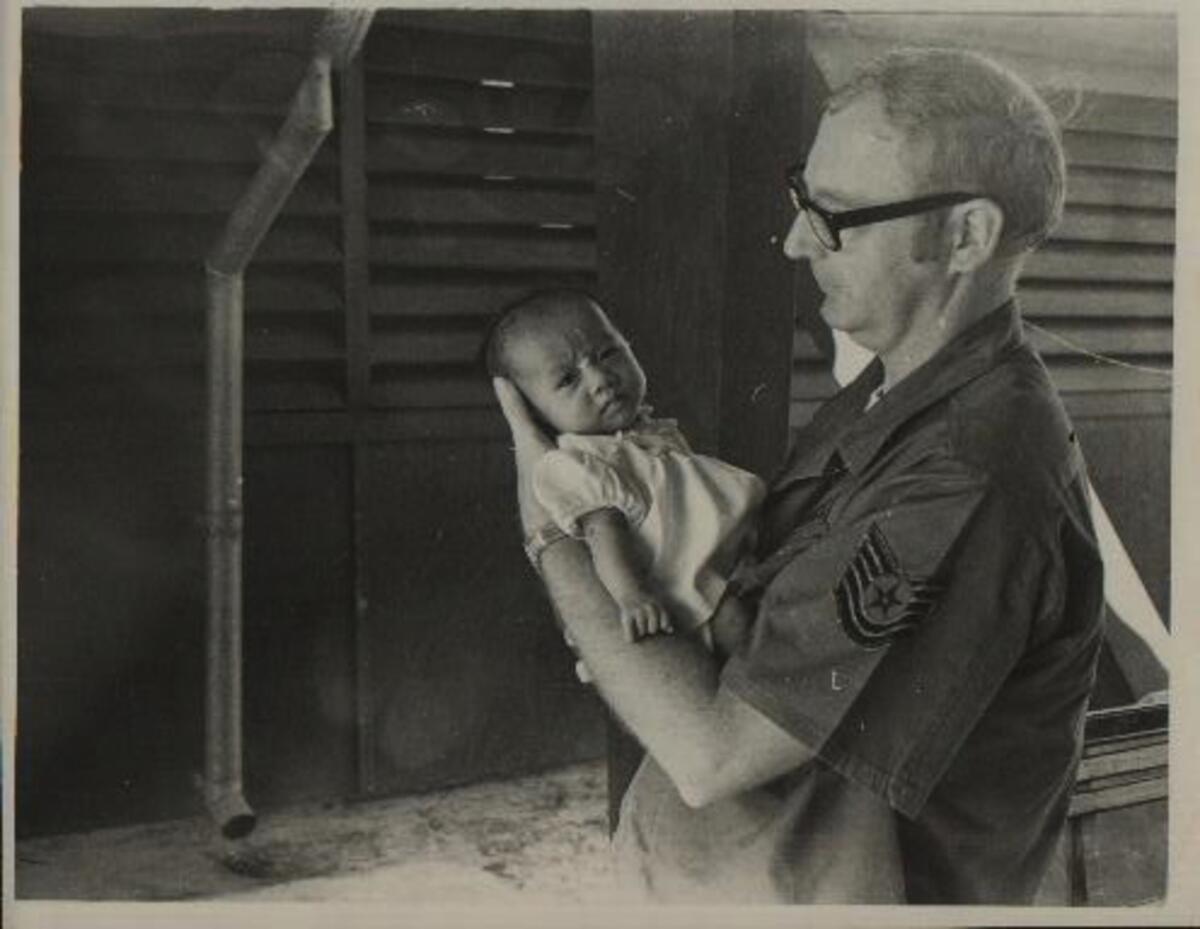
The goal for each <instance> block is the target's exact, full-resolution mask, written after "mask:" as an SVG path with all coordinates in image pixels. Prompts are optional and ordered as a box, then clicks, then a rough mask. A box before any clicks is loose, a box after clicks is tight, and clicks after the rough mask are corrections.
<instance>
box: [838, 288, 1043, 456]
mask: <svg viewBox="0 0 1200 929" xmlns="http://www.w3.org/2000/svg"><path fill="white" fill-rule="evenodd" d="M1024 341H1025V336H1024V332H1023V330H1022V328H1021V316H1020V312H1019V311H1018V309H1017V304H1016V301H1015V300H1009V301H1008V302H1007V303H1005V304H1003V305H1002V306H1000V307H998V308H997V309H995V310H992V311H991V312H990V313H988V314H987V315H986V316H984V317H983V318H982V319H980V320H978V321H977V322H975V323H974V324H972V325H971V326H969V327H968V328H967V329H965V330H964V331H963V332H961V333H959V334H958V335H957V336H955V337H954V338H953V339H952V340H951V341H950V342H948V343H947V344H946V345H944V346H943V347H942V348H941V349H940V350H939V351H938V352H937V353H936V354H935V355H934V356H933V357H932V358H930V359H929V360H928V361H926V362H925V363H924V364H923V365H921V366H920V367H919V368H917V369H916V370H915V371H913V372H912V373H911V374H909V375H908V376H907V377H906V378H904V379H903V380H902V381H900V383H898V384H897V385H896V386H895V387H893V388H892V389H891V390H890V391H888V392H887V393H886V394H884V395H883V398H882V399H880V400H879V402H878V403H876V404H875V405H874V406H872V407H871V409H870V410H868V411H867V412H866V413H861V415H858V416H857V417H856V418H854V420H853V421H852V422H851V423H850V424H849V425H848V426H847V428H846V429H844V430H842V431H841V432H840V433H839V434H838V436H837V439H836V441H835V447H836V449H837V451H838V453H839V455H840V456H841V458H842V460H843V461H844V462H845V464H846V466H847V467H848V468H849V469H850V470H851V471H855V472H858V471H861V470H862V469H863V468H864V467H866V465H867V464H869V463H870V461H871V459H873V458H874V457H875V454H876V453H877V452H878V451H879V449H880V448H881V447H882V446H883V444H884V443H885V442H886V441H887V440H888V438H889V437H890V436H891V435H892V433H893V432H895V431H896V429H897V428H899V427H900V426H901V425H903V424H904V423H905V422H907V421H908V420H910V419H911V418H912V417H913V416H915V415H916V414H917V413H919V412H921V411H922V410H923V409H925V408H926V407H928V406H930V405H931V404H933V403H936V402H937V401H938V400H941V399H942V398H944V397H946V396H947V395H948V394H951V393H953V392H954V391H956V390H957V389H958V388H960V387H962V386H963V385H964V384H966V383H967V382H968V381H972V380H974V379H975V378H977V377H979V376H980V375H981V374H983V373H985V372H987V371H989V370H991V369H992V368H993V367H995V365H996V362H997V361H998V359H999V358H1000V356H1001V355H1003V354H1005V353H1006V352H1008V351H1009V350H1010V349H1012V348H1014V347H1015V346H1017V345H1020V344H1023V343H1024ZM882 374H883V367H882V365H880V364H879V361H878V359H876V360H875V361H873V362H872V363H871V364H870V365H869V366H868V367H867V369H866V370H865V371H863V373H862V374H861V375H860V376H859V377H858V378H857V379H856V380H855V381H854V382H853V383H852V384H850V386H849V387H847V388H846V392H847V393H853V394H854V397H855V400H856V401H857V399H858V398H860V397H861V400H862V405H859V406H858V410H860V411H861V410H862V408H863V406H865V405H866V400H867V397H869V396H870V393H871V391H872V390H874V389H875V387H877V386H878V384H879V381H880V380H881V377H882Z"/></svg>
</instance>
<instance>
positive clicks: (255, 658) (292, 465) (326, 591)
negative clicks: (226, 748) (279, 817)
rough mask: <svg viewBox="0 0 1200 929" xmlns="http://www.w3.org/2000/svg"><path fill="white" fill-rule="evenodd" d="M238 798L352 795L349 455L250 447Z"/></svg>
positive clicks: (270, 802) (326, 449)
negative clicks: (242, 781)
mask: <svg viewBox="0 0 1200 929" xmlns="http://www.w3.org/2000/svg"><path fill="white" fill-rule="evenodd" d="M245 499H246V537H245V540H244V543H243V544H244V548H243V562H244V567H243V605H242V612H243V621H242V622H243V630H244V631H243V640H244V645H243V669H244V675H245V677H244V686H243V690H244V694H245V696H244V710H243V713H244V724H243V728H244V733H245V766H246V792H247V797H248V798H249V801H250V803H251V804H252V805H256V806H261V807H263V808H268V809H269V808H271V807H277V806H280V805H283V804H286V803H293V802H297V801H301V800H310V799H314V798H325V797H336V796H346V795H349V794H352V793H354V792H355V779H354V778H355V763H354V746H355V727H356V712H355V705H354V683H355V672H354V660H353V628H352V625H351V624H350V622H348V617H349V615H350V608H351V606H352V604H353V587H352V576H351V571H352V564H351V561H350V552H351V545H350V519H349V516H348V513H349V509H350V457H349V454H348V451H347V449H346V448H345V447H340V446H335V445H327V446H323V445H317V446H309V447H305V446H296V445H292V446H282V447H276V448H252V449H250V450H249V453H248V454H247V456H246V461H245Z"/></svg>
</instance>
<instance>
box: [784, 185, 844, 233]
mask: <svg viewBox="0 0 1200 929" xmlns="http://www.w3.org/2000/svg"><path fill="white" fill-rule="evenodd" d="M803 185H804V182H803V181H802V180H800V178H799V176H798V172H793V173H792V174H791V175H790V176H789V178H788V185H787V190H788V197H789V199H790V200H791V202H792V208H793V209H794V210H795V211H796V212H797V213H800V212H803V213H804V218H805V219H806V220H807V221H808V228H809V229H811V230H812V234H813V235H814V236H816V238H817V241H818V242H820V243H821V244H822V245H823V246H824V247H825V248H827V249H829V250H831V251H837V250H838V249H839V248H841V246H842V243H841V240H840V239H839V237H838V235H837V233H835V232H834V230H833V229H832V228H830V226H829V223H828V222H827V221H826V219H825V217H824V216H822V215H821V214H820V213H818V212H817V211H816V210H815V209H813V206H812V204H810V203H809V202H808V199H807V195H806V194H805V193H804V186H803Z"/></svg>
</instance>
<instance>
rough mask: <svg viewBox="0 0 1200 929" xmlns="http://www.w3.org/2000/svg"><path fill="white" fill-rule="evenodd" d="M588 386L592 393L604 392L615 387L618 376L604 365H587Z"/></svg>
mask: <svg viewBox="0 0 1200 929" xmlns="http://www.w3.org/2000/svg"><path fill="white" fill-rule="evenodd" d="M586 373H587V378H588V387H589V388H590V389H591V391H592V393H597V394H598V393H604V392H606V391H610V390H612V388H613V385H614V383H615V382H616V378H615V377H614V376H613V373H612V372H611V371H609V370H608V369H607V368H606V367H604V366H603V365H596V364H593V365H588V367H587V372H586Z"/></svg>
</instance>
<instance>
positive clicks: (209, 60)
mask: <svg viewBox="0 0 1200 929" xmlns="http://www.w3.org/2000/svg"><path fill="white" fill-rule="evenodd" d="M316 15H317V14H308V13H306V14H289V16H288V17H286V18H285V17H280V16H279V15H276V16H274V17H271V18H270V19H267V18H265V17H262V16H256V15H253V14H217V13H208V14H198V15H197V16H196V17H195V18H193V19H192V20H191V24H190V26H189V28H188V29H187V30H186V31H179V30H168V31H166V32H165V33H164V34H163V35H161V36H158V37H155V36H153V35H152V34H151V35H147V30H146V29H145V28H143V29H142V30H141V31H140V33H139V34H136V36H135V37H125V36H121V35H119V34H114V35H109V36H105V37H103V38H102V39H100V40H97V39H96V38H95V37H91V36H82V37H77V36H71V35H56V34H54V33H50V32H40V31H36V30H32V31H30V33H29V35H28V37H27V40H26V61H27V62H28V64H27V67H26V70H25V75H24V83H25V93H26V99H27V108H26V109H27V114H28V117H27V121H26V129H25V132H26V137H25V140H24V141H25V148H24V151H25V154H26V166H25V188H24V192H25V196H26V197H27V198H28V201H29V206H28V208H27V209H26V210H25V211H24V213H23V217H24V222H25V229H24V234H25V250H26V260H25V269H26V274H27V286H26V287H25V289H24V291H25V293H26V294H28V295H30V296H29V299H27V301H26V308H25V310H26V312H25V315H24V318H23V325H24V326H25V329H26V338H25V344H26V346H27V348H28V351H27V352H26V355H25V358H24V360H25V361H26V362H27V363H30V364H31V368H30V370H29V372H28V375H29V376H28V377H27V378H26V381H25V386H26V388H27V389H29V390H30V391H31V393H30V395H29V396H30V397H31V398H32V399H34V401H35V402H36V398H37V396H38V395H39V393H40V391H41V390H42V389H43V388H52V386H53V384H52V382H54V381H57V380H59V377H60V376H61V374H63V373H65V371H66V370H67V369H69V370H70V372H71V374H72V376H73V377H83V378H86V377H87V376H88V375H87V372H88V371H89V370H94V371H95V373H96V377H95V381H96V386H97V392H95V393H91V394H88V395H86V397H87V400H88V402H91V403H93V404H100V405H101V406H103V405H105V404H106V403H107V399H115V403H114V404H113V406H112V410H113V411H114V412H117V413H119V412H122V410H121V404H120V400H119V399H117V398H113V397H111V396H110V395H111V391H112V390H113V389H115V385H117V384H118V383H121V379H122V378H125V379H126V380H127V379H128V378H130V377H132V378H134V379H139V378H141V379H147V388H148V389H149V390H152V391H153V392H155V393H157V394H158V395H159V396H160V397H163V398H168V397H170V396H171V395H172V391H173V390H175V389H176V388H179V389H180V390H182V391H183V393H182V394H180V402H182V403H184V405H185V407H187V409H186V412H188V413H196V414H198V413H199V412H200V411H199V409H198V408H197V402H196V401H197V398H196V393H195V392H196V390H197V389H198V386H197V385H198V384H199V383H201V382H200V380H199V379H200V377H201V375H200V372H201V370H202V365H203V355H202V351H201V350H200V349H201V346H202V344H203V340H202V338H200V339H198V338H197V333H202V332H203V325H204V323H203V320H204V299H205V297H204V276H203V259H204V256H205V253H206V252H207V250H208V249H209V248H210V247H211V246H212V244H213V243H214V242H215V240H216V236H217V234H218V233H219V231H220V229H221V228H222V226H223V224H224V222H225V220H226V218H227V217H228V215H229V212H230V210H231V209H232V207H233V205H234V204H235V203H236V202H237V200H238V198H239V197H240V195H241V193H242V192H243V191H244V190H245V187H246V184H247V182H248V181H249V178H250V177H251V175H252V174H253V172H254V170H255V169H256V168H257V166H258V164H259V162H260V161H261V158H262V153H263V149H264V146H265V144H266V143H267V142H269V140H270V139H271V138H272V137H273V136H274V133H275V132H276V131H277V129H278V126H279V122H280V119H281V117H282V115H283V113H284V112H285V109H286V106H287V104H288V102H289V99H290V97H291V94H292V92H293V91H294V89H295V87H296V84H297V82H298V80H299V77H300V75H301V74H302V73H303V70H304V67H305V65H306V63H307V58H308V51H309V47H310V44H311V33H312V28H313V25H314V23H315V21H316ZM97 22H101V23H102V22H103V20H102V18H100V17H98V18H97ZM146 24H147V17H143V18H142V19H140V20H138V23H137V25H140V26H142V27H145V26H146ZM337 215H338V196H337V187H336V152H335V151H334V150H333V148H332V146H325V147H324V148H323V149H322V151H321V153H320V154H319V156H318V159H317V164H316V165H315V166H314V167H313V169H312V170H310V171H309V172H308V173H307V174H306V175H305V177H304V178H303V179H302V181H301V182H300V185H299V187H298V188H297V190H296V191H295V192H294V194H293V195H292V196H291V197H290V198H289V200H288V202H287V205H286V206H285V208H284V212H283V215H282V216H281V217H280V218H279V220H278V221H277V222H276V224H275V226H274V227H273V228H272V230H271V232H270V233H269V234H268V236H267V237H266V239H265V240H264V242H263V244H262V246H261V248H260V250H259V252H258V254H257V256H256V258H255V261H254V263H253V264H252V266H251V270H250V271H249V273H248V275H247V299H246V306H247V320H246V330H247V345H246V358H247V383H246V404H247V408H248V409H249V410H251V411H261V410H278V409H320V408H330V407H336V406H338V405H341V404H343V403H344V391H343V389H342V387H341V384H342V381H343V380H344V377H343V375H342V373H341V368H342V366H343V365H344V359H343V355H344V345H343V340H342V338H341V337H340V334H339V333H340V320H339V314H340V300H339V296H338V289H337V288H338V278H337V276H336V272H337V270H338V265H339V262H340V248H339V243H338V239H337V228H338V226H337ZM35 303H36V306H35V305H34V304H35ZM46 366H50V368H53V371H51V370H50V369H49V368H46ZM43 369H46V373H47V374H48V375H50V376H49V377H46V378H43V376H42V372H43ZM56 372H57V373H56ZM114 374H115V375H117V376H116V377H114Z"/></svg>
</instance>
